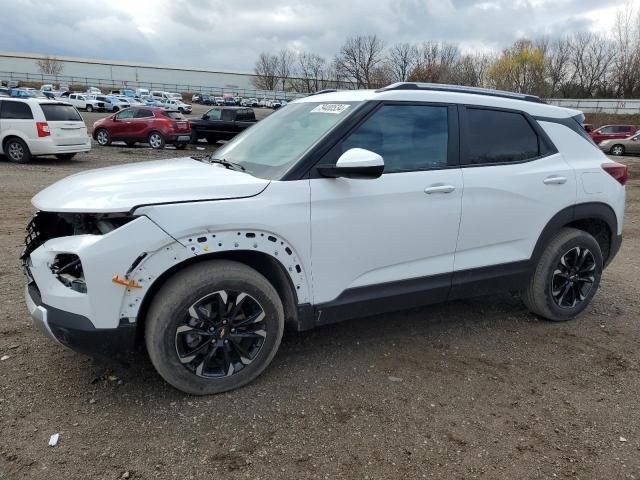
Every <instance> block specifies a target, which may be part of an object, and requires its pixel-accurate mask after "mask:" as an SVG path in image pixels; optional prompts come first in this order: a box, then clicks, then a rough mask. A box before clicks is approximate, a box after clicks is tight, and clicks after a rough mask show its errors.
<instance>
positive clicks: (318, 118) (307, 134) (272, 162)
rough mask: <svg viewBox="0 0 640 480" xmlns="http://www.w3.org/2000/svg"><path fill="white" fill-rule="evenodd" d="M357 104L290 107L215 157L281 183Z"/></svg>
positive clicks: (262, 122) (225, 147) (246, 133)
mask: <svg viewBox="0 0 640 480" xmlns="http://www.w3.org/2000/svg"><path fill="white" fill-rule="evenodd" d="M358 105H359V103H358V102H341V103H328V102H327V103H322V102H304V103H291V104H289V105H288V106H287V108H286V109H283V110H279V111H277V112H275V113H272V114H271V115H269V116H268V117H267V118H265V119H264V120H261V121H260V122H258V123H256V124H255V125H254V126H252V127H251V128H249V129H247V130H245V131H244V132H243V133H242V134H240V135H238V136H237V137H235V138H234V139H233V140H231V141H229V142H228V143H226V144H225V145H224V146H222V147H220V148H219V149H218V150H216V151H215V153H214V154H213V156H214V157H216V158H220V159H225V160H228V161H230V162H233V163H239V164H240V165H242V166H243V167H245V168H246V170H247V172H249V173H251V174H252V175H254V176H256V177H261V178H268V179H272V180H274V179H278V178H280V177H282V175H283V174H284V173H285V172H286V171H287V170H289V168H290V167H291V166H293V165H294V164H295V163H296V161H297V160H299V159H300V158H301V157H302V155H303V154H304V153H305V152H306V151H307V150H309V149H310V148H311V147H312V146H313V145H314V144H315V143H316V142H317V141H318V140H319V139H320V138H321V137H322V136H323V135H324V134H326V133H327V132H328V131H329V130H331V129H332V128H333V127H334V126H336V125H337V124H338V123H339V122H341V121H342V120H344V119H345V118H346V117H347V116H348V115H350V114H351V113H352V112H353V111H354V110H355V109H356V107H357V106H358Z"/></svg>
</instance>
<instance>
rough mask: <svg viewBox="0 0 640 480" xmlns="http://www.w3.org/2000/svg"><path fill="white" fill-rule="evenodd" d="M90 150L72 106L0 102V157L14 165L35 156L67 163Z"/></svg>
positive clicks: (51, 102) (84, 129) (42, 101)
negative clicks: (46, 156) (49, 156)
mask: <svg viewBox="0 0 640 480" xmlns="http://www.w3.org/2000/svg"><path fill="white" fill-rule="evenodd" d="M89 150H91V138H89V135H88V134H87V126H86V125H85V123H84V121H83V120H82V117H81V116H80V114H79V113H78V111H77V110H76V109H75V107H73V106H72V105H69V104H67V103H63V102H61V101H55V100H46V99H36V98H31V99H17V98H5V97H3V98H0V153H2V154H4V155H5V156H6V157H7V158H8V159H9V160H10V161H12V162H15V163H27V162H29V161H30V160H31V158H32V157H35V156H39V155H55V156H56V157H57V158H59V159H61V160H70V159H71V158H73V157H74V155H75V154H76V153H79V152H88V151H89Z"/></svg>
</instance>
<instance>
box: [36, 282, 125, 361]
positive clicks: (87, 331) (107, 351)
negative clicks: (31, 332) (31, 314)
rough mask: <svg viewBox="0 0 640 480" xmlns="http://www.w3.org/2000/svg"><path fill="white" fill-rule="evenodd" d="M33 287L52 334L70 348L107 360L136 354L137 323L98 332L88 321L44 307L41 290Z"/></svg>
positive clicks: (75, 315)
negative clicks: (43, 309)
mask: <svg viewBox="0 0 640 480" xmlns="http://www.w3.org/2000/svg"><path fill="white" fill-rule="evenodd" d="M31 285H33V284H31ZM31 285H29V295H30V296H31V299H32V300H33V302H34V303H35V304H36V305H38V306H42V307H43V308H45V309H46V310H47V323H48V324H49V329H50V330H51V333H53V335H54V336H55V337H56V339H57V340H58V341H59V342H60V343H62V344H63V345H65V346H66V347H68V348H70V349H72V350H75V351H77V352H80V353H84V354H86V355H89V356H92V357H100V358H104V359H107V360H117V359H124V358H125V357H126V356H127V355H128V354H130V353H131V352H132V351H133V350H134V346H135V338H136V324H135V323H121V324H120V325H119V326H118V327H116V328H96V327H95V326H94V325H93V323H92V322H91V320H89V319H88V318H87V317H84V316H82V315H78V314H76V313H71V312H67V311H65V310H60V309H59V308H56V307H52V306H51V305H47V304H46V303H43V302H42V299H41V297H40V293H39V291H38V289H37V287H36V286H35V285H33V287H32V286H31Z"/></svg>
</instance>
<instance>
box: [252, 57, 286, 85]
mask: <svg viewBox="0 0 640 480" xmlns="http://www.w3.org/2000/svg"><path fill="white" fill-rule="evenodd" d="M278 64H279V61H278V57H277V56H276V55H271V54H269V53H266V52H262V53H261V54H260V56H259V57H258V60H257V61H256V65H255V67H254V68H253V74H254V75H253V77H252V78H251V82H252V83H253V85H254V86H255V87H256V88H257V89H259V90H275V88H276V86H277V84H278V78H279V77H278V70H279V65H278Z"/></svg>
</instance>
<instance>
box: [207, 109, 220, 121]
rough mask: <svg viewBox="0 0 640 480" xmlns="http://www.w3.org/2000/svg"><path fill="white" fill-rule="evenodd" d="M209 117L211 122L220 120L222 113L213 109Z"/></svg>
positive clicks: (209, 112) (208, 113)
mask: <svg viewBox="0 0 640 480" xmlns="http://www.w3.org/2000/svg"><path fill="white" fill-rule="evenodd" d="M207 115H208V116H209V120H220V115H221V112H220V109H219V108H212V109H211V110H209V111H208V112H207Z"/></svg>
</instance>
